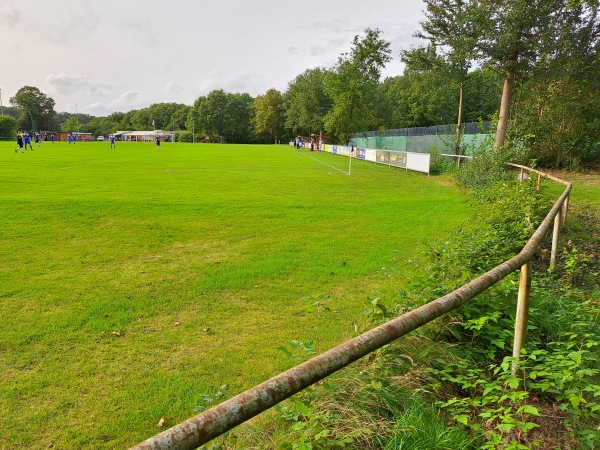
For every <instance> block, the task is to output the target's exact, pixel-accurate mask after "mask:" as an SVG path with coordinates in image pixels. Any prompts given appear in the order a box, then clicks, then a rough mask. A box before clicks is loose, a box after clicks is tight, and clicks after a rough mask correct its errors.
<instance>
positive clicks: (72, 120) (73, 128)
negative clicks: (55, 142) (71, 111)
mask: <svg viewBox="0 0 600 450" xmlns="http://www.w3.org/2000/svg"><path fill="white" fill-rule="evenodd" d="M78 129H79V126H78V123H77V118H76V117H75V116H71V117H69V118H68V119H67V120H66V122H65V123H63V124H62V125H61V126H60V130H61V131H66V132H67V133H71V132H73V133H76V132H77V131H78Z"/></svg>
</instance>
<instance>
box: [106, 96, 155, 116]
mask: <svg viewBox="0 0 600 450" xmlns="http://www.w3.org/2000/svg"><path fill="white" fill-rule="evenodd" d="M146 106H147V105H146V100H145V99H144V95H143V94H142V93H141V92H138V91H127V92H124V93H123V94H122V95H121V96H120V97H119V98H117V99H116V100H113V101H112V102H110V103H109V104H108V105H107V108H108V110H110V111H122V112H127V111H131V110H132V109H139V108H144V107H146Z"/></svg>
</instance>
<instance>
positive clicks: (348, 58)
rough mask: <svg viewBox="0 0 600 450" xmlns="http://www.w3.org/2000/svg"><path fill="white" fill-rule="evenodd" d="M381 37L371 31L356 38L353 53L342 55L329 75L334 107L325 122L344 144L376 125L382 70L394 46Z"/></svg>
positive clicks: (328, 128)
mask: <svg viewBox="0 0 600 450" xmlns="http://www.w3.org/2000/svg"><path fill="white" fill-rule="evenodd" d="M380 36H381V31H380V30H379V29H375V30H372V29H369V28H367V29H366V30H365V35H364V37H361V36H355V37H354V40H353V41H352V49H351V50H350V52H349V53H344V54H342V55H341V56H340V57H339V58H338V61H337V64H336V65H335V67H334V69H333V70H332V71H330V72H327V76H326V82H325V87H326V92H327V95H328V96H329V97H330V98H331V99H332V102H333V106H332V108H331V109H330V110H329V112H328V113H327V115H326V117H325V121H324V122H325V127H326V129H327V131H328V132H329V134H331V135H333V136H334V137H337V138H338V140H339V141H340V142H343V143H346V142H348V140H349V139H350V137H351V136H352V135H354V134H355V133H360V132H363V131H367V130H368V129H369V128H370V127H371V126H376V122H377V120H376V116H375V113H374V112H375V108H374V105H373V100H374V98H375V90H376V87H377V85H378V83H379V78H380V76H381V70H382V69H383V68H384V67H385V64H386V63H387V62H389V61H390V60H391V59H392V58H391V56H390V53H391V50H390V43H389V42H386V41H384V40H383V39H381V37H380Z"/></svg>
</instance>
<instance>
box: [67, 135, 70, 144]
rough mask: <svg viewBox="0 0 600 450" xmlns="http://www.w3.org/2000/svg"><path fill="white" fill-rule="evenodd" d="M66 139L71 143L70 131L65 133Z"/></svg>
mask: <svg viewBox="0 0 600 450" xmlns="http://www.w3.org/2000/svg"><path fill="white" fill-rule="evenodd" d="M67 141H68V142H69V144H70V143H71V133H69V134H67Z"/></svg>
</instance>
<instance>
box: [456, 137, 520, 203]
mask: <svg viewBox="0 0 600 450" xmlns="http://www.w3.org/2000/svg"><path fill="white" fill-rule="evenodd" d="M469 154H471V156H473V158H472V159H469V160H468V161H463V163H464V164H462V163H461V170H459V171H457V173H456V179H457V181H458V183H459V184H460V185H461V186H462V187H465V188H469V189H473V190H474V194H475V196H478V197H480V198H485V196H486V195H487V194H488V193H492V192H493V191H494V189H495V188H496V186H497V185H498V184H499V183H501V182H505V181H508V180H509V179H511V178H512V179H513V180H514V179H515V178H516V175H514V174H511V172H509V171H507V170H506V163H507V162H509V161H512V160H513V155H512V154H511V152H510V151H504V152H496V151H493V150H492V149H491V148H490V147H488V146H486V145H483V146H481V147H479V148H477V149H473V151H471V152H469Z"/></svg>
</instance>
